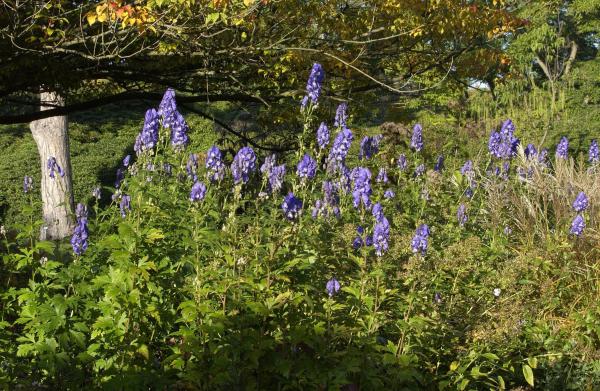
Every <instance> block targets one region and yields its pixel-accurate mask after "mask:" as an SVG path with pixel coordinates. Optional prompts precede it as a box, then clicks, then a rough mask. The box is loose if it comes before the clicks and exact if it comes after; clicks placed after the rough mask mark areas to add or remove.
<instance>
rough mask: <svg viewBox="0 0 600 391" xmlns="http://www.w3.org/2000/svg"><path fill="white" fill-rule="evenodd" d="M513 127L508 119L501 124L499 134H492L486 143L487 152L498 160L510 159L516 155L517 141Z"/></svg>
mask: <svg viewBox="0 0 600 391" xmlns="http://www.w3.org/2000/svg"><path fill="white" fill-rule="evenodd" d="M514 131H515V125H514V124H513V122H512V121H511V120H510V119H507V120H506V121H504V122H503V123H502V127H501V129H500V131H499V132H492V133H491V134H490V140H489V142H488V150H489V151H490V153H491V154H492V156H494V157H496V158H498V159H510V158H511V157H513V156H515V155H516V154H517V147H518V146H519V142H520V141H519V139H518V138H516V137H515V136H514Z"/></svg>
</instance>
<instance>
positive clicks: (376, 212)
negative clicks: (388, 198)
mask: <svg viewBox="0 0 600 391" xmlns="http://www.w3.org/2000/svg"><path fill="white" fill-rule="evenodd" d="M371 213H373V217H374V218H375V221H381V219H383V206H381V204H380V203H379V202H378V203H376V204H375V205H373V209H372V210H371Z"/></svg>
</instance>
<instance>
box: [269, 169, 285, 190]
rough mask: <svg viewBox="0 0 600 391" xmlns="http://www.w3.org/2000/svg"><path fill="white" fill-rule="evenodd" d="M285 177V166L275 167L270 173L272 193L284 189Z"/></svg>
mask: <svg viewBox="0 0 600 391" xmlns="http://www.w3.org/2000/svg"><path fill="white" fill-rule="evenodd" d="M284 177H285V164H281V165H279V166H275V167H273V168H272V169H271V172H270V173H269V187H270V189H271V192H273V193H276V192H278V191H279V190H280V189H281V188H282V187H283V179H284Z"/></svg>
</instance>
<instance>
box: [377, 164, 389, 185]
mask: <svg viewBox="0 0 600 391" xmlns="http://www.w3.org/2000/svg"><path fill="white" fill-rule="evenodd" d="M375 181H376V182H377V183H388V182H389V179H388V176H387V170H386V169H385V168H384V167H382V168H380V169H379V173H378V174H377V178H376V179H375Z"/></svg>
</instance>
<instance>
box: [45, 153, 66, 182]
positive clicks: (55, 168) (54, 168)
mask: <svg viewBox="0 0 600 391" xmlns="http://www.w3.org/2000/svg"><path fill="white" fill-rule="evenodd" d="M47 166H48V170H50V178H52V179H54V176H55V172H58V175H60V176H61V177H64V176H65V172H64V171H63V169H62V167H61V166H59V165H58V162H57V161H56V158H55V157H54V156H50V157H49V158H48V164H47Z"/></svg>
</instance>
